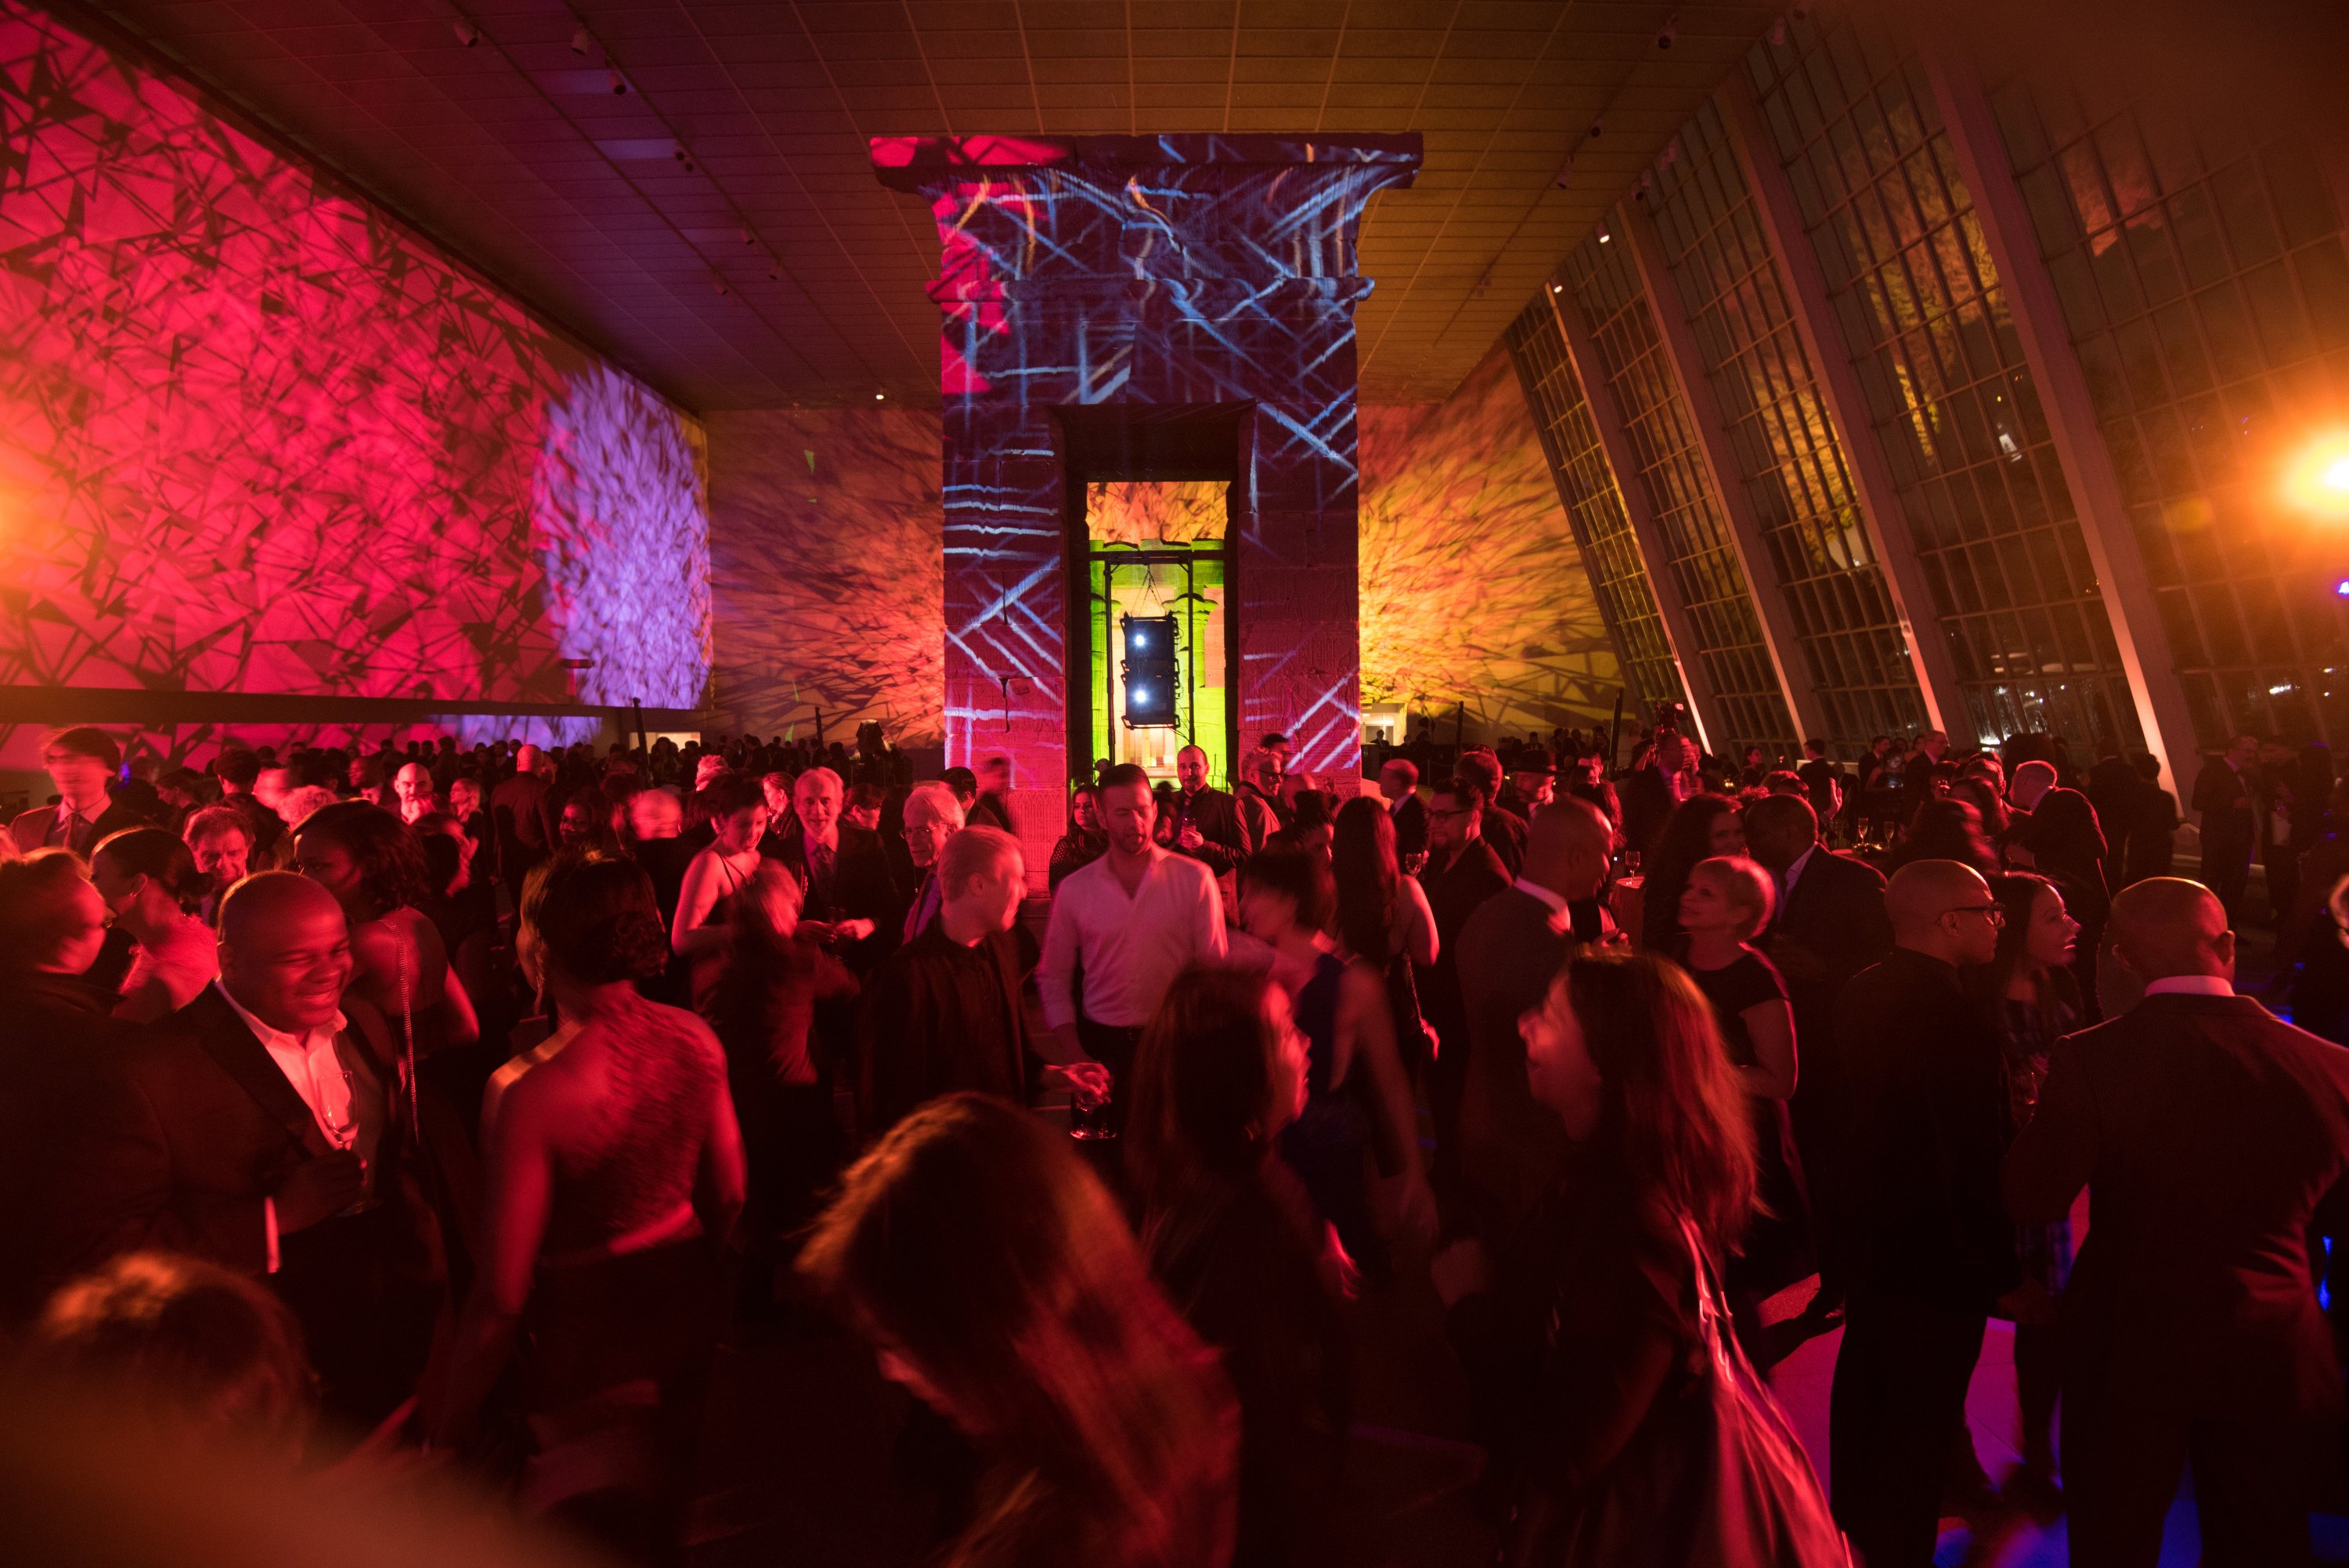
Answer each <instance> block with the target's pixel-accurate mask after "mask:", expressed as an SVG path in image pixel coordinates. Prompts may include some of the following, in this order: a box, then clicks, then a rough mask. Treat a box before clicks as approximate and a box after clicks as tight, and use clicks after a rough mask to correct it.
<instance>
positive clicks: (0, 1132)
mask: <svg viewBox="0 0 2349 1568" xmlns="http://www.w3.org/2000/svg"><path fill="white" fill-rule="evenodd" d="M106 920H107V913H106V903H105V901H104V900H102V899H101V898H99V897H98V890H97V889H96V888H94V887H92V886H91V885H90V882H89V875H88V872H87V871H85V870H84V868H83V866H82V864H81V861H79V860H78V858H76V857H75V856H74V855H72V854H70V853H68V852H67V851H64V850H61V849H53V850H35V851H33V852H32V854H31V855H29V856H27V857H25V858H23V859H19V860H12V861H0V1328H13V1327H16V1326H21V1324H22V1323H23V1321H24V1320H25V1319H26V1317H28V1316H30V1315H32V1314H33V1313H35V1312H36V1311H37V1310H38V1309H39V1307H40V1305H41V1303H42V1302H43V1301H44V1300H45V1299H46V1298H47V1295H48V1292H49V1290H50V1289H51V1288H52V1287H53V1286H54V1285H56V1284H57V1283H58V1281H59V1279H60V1277H61V1276H62V1275H63V1274H64V1273H65V1272H66V1267H65V1265H66V1261H67V1260H66V1259H64V1258H63V1257H61V1256H60V1255H59V1245H58V1243H59V1242H60V1240H61V1238H60V1237H59V1236H58V1235H57V1233H56V1224H57V1216H58V1212H59V1201H60V1199H61V1197H62V1193H61V1191H59V1189H58V1186H57V1183H58V1181H59V1180H60V1177H61V1169H60V1167H61V1164H62V1162H63V1161H64V1160H65V1158H66V1157H67V1153H68V1152H69V1150H71V1149H72V1148H73V1147H74V1146H75V1144H76V1143H77V1142H78V1140H81V1139H83V1138H85V1137H87V1136H88V1119H89V1117H90V1115H91V1113H92V1112H93V1111H94V1110H95V1109H96V1108H97V1106H98V1089H99V1088H100V1086H101V1085H102V1084H103V1083H104V1081H105V1075H106V1074H107V1072H108V1071H109V1070H110V1069H112V1068H116V1067H119V1064H120V1058H121V1057H122V1055H123V1053H125V1052H126V1051H128V1050H129V1049H130V1048H131V1047H133V1046H135V1045H136V1044H138V1042H139V1041H140V1039H142V1038H143V1037H144V1033H145V1032H144V1031H143V1030H141V1029H140V1028H139V1027H138V1026H135V1025H132V1024H127V1023H123V1022H121V1021H119V1020H118V1019H116V1018H114V1017H112V1016H109V1009H110V1008H111V1007H112V1006H114V1004H115V1003H116V1002H117V1001H118V1000H119V997H117V996H115V995H113V994H112V993H110V992H109V991H108V990H106V989H105V988H104V987H102V986H100V985H97V984H95V983H93V982H92V981H91V980H90V979H89V978H88V970H89V968H90V966H91V965H93V964H95V963H96V962H97V961H98V952H99V950H100V948H102V947H103V946H104V945H105V942H106Z"/></svg>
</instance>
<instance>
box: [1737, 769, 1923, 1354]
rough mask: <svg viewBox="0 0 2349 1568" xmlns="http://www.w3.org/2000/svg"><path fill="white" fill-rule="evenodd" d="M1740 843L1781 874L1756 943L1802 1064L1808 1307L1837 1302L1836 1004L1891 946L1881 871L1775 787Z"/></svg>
mask: <svg viewBox="0 0 2349 1568" xmlns="http://www.w3.org/2000/svg"><path fill="white" fill-rule="evenodd" d="M1744 823H1745V848H1746V851H1747V852H1748V853H1750V854H1751V855H1752V856H1753V857H1754V859H1755V860H1756V861H1760V862H1761V863H1762V864H1763V865H1764V867H1765V868H1767V869H1768V871H1769V872H1770V874H1771V875H1772V876H1773V877H1774V878H1775V879H1776V881H1777V883H1778V913H1777V915H1776V917H1775V919H1774V920H1772V922H1771V923H1770V928H1769V932H1768V934H1767V935H1766V937H1765V938H1764V941H1763V942H1762V944H1761V946H1762V948H1763V950H1764V952H1765V953H1767V954H1769V957H1770V962H1771V963H1773V964H1775V965H1777V966H1778V973H1779V974H1780V975H1783V976H1784V977H1785V982H1786V995H1787V1000H1788V1001H1789V1002H1791V1003H1792V1004H1793V1006H1794V1010H1795V1048H1796V1050H1797V1051H1798V1052H1799V1053H1800V1056H1801V1066H1802V1072H1801V1075H1800V1080H1799V1084H1798V1087H1797V1088H1795V1099H1794V1104H1793V1106H1792V1108H1791V1109H1792V1111H1793V1115H1794V1123H1795V1145H1796V1147H1797V1149H1798V1150H1800V1151H1801V1154H1802V1158H1803V1173H1804V1175H1805V1177H1806V1179H1807V1180H1808V1181H1809V1184H1810V1196H1811V1236H1812V1241H1813V1243H1814V1244H1815V1245H1816V1249H1817V1252H1818V1257H1819V1291H1818V1295H1816V1297H1814V1298H1813V1312H1812V1315H1813V1316H1814V1318H1815V1319H1820V1320H1824V1318H1825V1316H1826V1314H1828V1313H1830V1312H1832V1311H1833V1310H1834V1309H1836V1308H1837V1307H1838V1306H1840V1305H1842V1303H1843V1297H1844V1281H1843V1272H1842V1268H1841V1260H1840V1257H1839V1255H1838V1253H1837V1240H1838V1232H1837V1223H1836V1213H1837V1202H1838V1201H1839V1192H1838V1182H1837V1175H1838V1171H1837V1166H1838V1163H1839V1160H1840V1152H1839V1143H1840V1138H1841V1134H1842V1131H1843V1129H1844V1127H1845V1125H1846V1123H1847V1119H1848V1116H1849V1109H1848V1106H1847V1098H1846V1097H1847V1073H1846V1071H1845V1068H1844V1064H1843V1063H1842V1062H1841V1060H1840V1059H1839V1058H1838V1057H1837V1050H1836V1028H1835V1017H1836V1004H1837V1000H1838V999H1839V998H1840V997H1841V996H1842V995H1843V991H1844V987H1845V986H1846V985H1849V984H1850V983H1851V978H1852V976H1853V975H1857V974H1858V973H1859V972H1860V971H1861V970H1863V969H1865V968H1867V967H1868V965H1871V964H1877V963H1880V962H1881V961H1882V960H1883V958H1884V955H1885V954H1888V953H1889V952H1891V951H1892V923H1891V922H1890V921H1889V919H1887V918H1886V916H1885V913H1884V877H1883V874H1882V873H1881V872H1878V871H1877V869H1876V868H1875V867H1874V866H1871V865H1869V864H1868V863H1867V862H1866V861H1861V860H1857V859H1855V858H1854V857H1852V856H1850V855H1841V854H1837V853H1836V852H1835V851H1833V850H1830V849H1828V848H1827V846H1826V844H1825V843H1824V842H1822V841H1821V839H1820V831H1819V822H1818V819H1817V818H1816V817H1815V816H1813V815H1812V814H1811V809H1810V803H1809V802H1808V801H1806V800H1804V799H1799V798H1798V797H1795V796H1792V795H1771V796H1765V797H1764V798H1763V799H1759V800H1756V801H1754V803H1753V804H1752V805H1750V806H1748V807H1747V808H1746V809H1745V815H1744Z"/></svg>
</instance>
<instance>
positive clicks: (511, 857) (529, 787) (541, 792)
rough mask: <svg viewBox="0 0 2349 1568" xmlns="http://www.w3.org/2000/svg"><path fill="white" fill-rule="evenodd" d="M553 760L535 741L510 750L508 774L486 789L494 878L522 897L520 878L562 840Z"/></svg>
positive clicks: (516, 896)
mask: <svg viewBox="0 0 2349 1568" xmlns="http://www.w3.org/2000/svg"><path fill="white" fill-rule="evenodd" d="M553 799H554V762H553V761H552V760H551V759H549V758H548V757H547V755H546V753H545V752H543V751H541V750H540V749H539V748H537V747H535V746H525V747H523V748H522V749H521V750H520V751H517V752H515V753H514V776H513V777H512V778H511V779H507V780H506V781H505V782H504V783H502V784H501V785H499V786H498V787H497V788H496V789H492V790H491V791H490V826H491V828H492V838H493V839H494V841H495V842H496V844H497V850H498V864H497V872H498V880H499V881H501V882H504V883H505V884H506V885H507V887H509V888H511V889H512V892H513V895H514V897H515V898H516V899H517V900H519V899H520V898H521V897H522V879H523V877H525V876H527V875H528V874H529V873H530V868H531V867H533V866H534V865H536V864H538V862H539V861H543V860H544V859H545V858H546V857H547V856H548V855H550V854H552V853H554V845H555V844H556V843H557V842H559V841H561V839H562V833H561V830H560V827H559V825H558V823H557V822H556V820H555V817H554V808H553V806H552V804H551V802H552V801H553Z"/></svg>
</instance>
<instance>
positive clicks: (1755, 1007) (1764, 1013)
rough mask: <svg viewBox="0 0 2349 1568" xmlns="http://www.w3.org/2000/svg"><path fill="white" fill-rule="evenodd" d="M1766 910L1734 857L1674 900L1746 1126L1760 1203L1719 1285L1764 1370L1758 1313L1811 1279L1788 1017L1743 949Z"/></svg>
mask: <svg viewBox="0 0 2349 1568" xmlns="http://www.w3.org/2000/svg"><path fill="white" fill-rule="evenodd" d="M1775 903H1776V897H1775V883H1774V882H1772V881H1771V877H1770V873H1769V872H1766V871H1764V870H1763V869H1762V867H1761V866H1760V865H1758V864H1756V863H1755V862H1754V861H1750V860H1747V859H1746V858H1745V857H1744V856H1743V855H1723V856H1721V857H1719V858H1717V859H1714V860H1709V861H1700V862H1699V863H1698V865H1697V867H1696V869H1695V870H1694V871H1692V872H1690V873H1689V883H1688V891H1687V892H1684V893H1682V895H1681V926H1682V939H1681V946H1680V951H1679V954H1678V956H1679V958H1680V960H1681V963H1682V965H1683V966H1685V967H1686V968H1687V970H1688V972H1689V975H1690V977H1691V978H1692V979H1693V980H1695V982H1696V984H1697V989H1698V990H1700V991H1702V992H1703V993H1704V997H1705V1000H1706V1001H1708V1002H1710V1003H1712V1004H1713V1018H1714V1021H1715V1022H1716V1023H1718V1024H1719V1025H1720V1027H1721V1040H1722V1044H1723V1046H1724V1047H1727V1049H1728V1052H1729V1060H1730V1062H1731V1064H1732V1065H1733V1066H1734V1067H1735V1068H1736V1069H1737V1078H1738V1082H1739V1083H1740V1084H1741V1085H1742V1086H1743V1087H1744V1090H1745V1097H1746V1100H1745V1103H1746V1109H1747V1111H1748V1113H1749V1114H1750V1116H1751V1119H1752V1120H1753V1123H1754V1185H1755V1191H1756V1194H1757V1196H1758V1198H1759V1202H1757V1203H1756V1205H1755V1209H1754V1222H1753V1224H1752V1225H1751V1226H1750V1227H1748V1229H1747V1231H1746V1233H1745V1236H1744V1245H1743V1246H1742V1247H1741V1248H1740V1250H1739V1252H1738V1253H1737V1254H1736V1255H1735V1256H1734V1257H1733V1258H1732V1259H1731V1260H1730V1263H1729V1270H1728V1282H1727V1283H1728V1286H1729V1301H1730V1305H1731V1308H1732V1309H1733V1311H1734V1312H1735V1313H1736V1315H1737V1336H1738V1339H1739V1340H1740V1342H1741V1343H1743V1344H1744V1346H1745V1353H1746V1355H1747V1356H1749V1357H1752V1358H1753V1361H1754V1365H1755V1366H1757V1367H1763V1368H1764V1369H1765V1370H1766V1369H1767V1368H1768V1367H1769V1365H1770V1363H1771V1360H1772V1357H1770V1356H1769V1355H1768V1354H1767V1347H1766V1336H1764V1334H1763V1332H1762V1303H1763V1302H1764V1301H1765V1300H1767V1299H1768V1298H1769V1297H1770V1296H1771V1295H1775V1293H1776V1292H1778V1291H1781V1290H1784V1289H1785V1287H1786V1286H1788V1285H1790V1284H1794V1282H1795V1281H1796V1280H1798V1279H1800V1278H1802V1277H1803V1276H1804V1275H1805V1274H1808V1273H1810V1271H1811V1246H1810V1202H1809V1198H1808V1194H1807V1193H1806V1191H1805V1188H1804V1183H1803V1168H1802V1161H1801V1160H1800V1159H1799V1158H1798V1157H1797V1156H1796V1155H1795V1139H1794V1129H1793V1125H1792V1123H1791V1122H1790V1120H1789V1119H1788V1118H1787V1114H1786V1102H1787V1100H1788V1099H1792V1098H1793V1096H1794V1093H1795V1079H1796V1078H1797V1076H1798V1068H1799V1062H1798V1058H1797V1053H1796V1048H1795V1013H1794V1008H1793V1007H1792V1006H1790V1005H1789V1004H1788V1002H1787V999H1786V983H1785V980H1784V979H1782V978H1780V976H1779V975H1778V971H1777V968H1776V967H1775V965H1772V964H1771V962H1770V961H1769V960H1768V959H1767V958H1764V956H1762V954H1760V953H1759V952H1757V951H1755V949H1754V947H1753V946H1752V942H1753V939H1754V935H1755V934H1757V933H1758V932H1760V931H1761V930H1762V928H1763V927H1764V926H1765V925H1767V924H1769V923H1770V916H1771V914H1772V913H1774V910H1775Z"/></svg>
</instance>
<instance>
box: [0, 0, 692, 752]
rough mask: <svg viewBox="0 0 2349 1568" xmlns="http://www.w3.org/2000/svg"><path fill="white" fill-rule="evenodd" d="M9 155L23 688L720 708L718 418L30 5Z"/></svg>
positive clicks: (12, 602)
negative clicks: (713, 459)
mask: <svg viewBox="0 0 2349 1568" xmlns="http://www.w3.org/2000/svg"><path fill="white" fill-rule="evenodd" d="M0 148H5V153H0V682H7V683H10V684H15V685H20V686H24V685H52V686H84V687H116V688H120V687H130V688H139V689H147V690H154V691H172V692H179V691H221V692H264V693H280V694H300V695H330V696H354V697H398V698H411V699H412V698H422V699H427V700H447V701H461V702H469V703H513V704H518V705H520V704H538V703H564V702H570V701H584V702H591V703H593V702H605V703H626V702H627V701H629V700H631V699H639V700H641V701H643V702H644V703H645V704H647V706H657V707H692V706H695V705H696V704H698V702H699V701H700V699H701V697H702V695H703V687H704V686H705V683H706V680H707V676H708V671H709V545H708V523H707V508H706V505H705V501H704V493H703V491H704V486H703V479H702V469H703V462H702V457H701V449H700V435H699V432H698V429H697V428H695V427H694V425H693V424H692V423H691V422H690V421H689V420H688V419H686V418H682V417H681V416H679V415H678V413H677V412H676V411H675V410H674V409H672V408H670V407H667V405H666V404H664V403H662V402H661V401H660V400H659V399H658V398H657V397H655V396H653V395H652V394H651V393H649V392H648V391H647V390H646V389H645V388H644V387H641V386H639V385H638V384H636V382H634V381H632V380H630V379H629V378H628V377H625V376H623V375H621V374H619V373H618V372H616V371H615V370H613V369H612V368H611V367H609V366H605V365H604V364H602V363H601V362H599V361H597V360H595V359H594V358H593V357H591V356H587V355H585V354H584V353H582V352H580V351H578V350H576V349H574V348H573V347H571V346H568V345H566V344H564V342H562V341H561V340H560V339H558V338H556V337H555V336H554V335H552V334H551V333H549V332H548V331H547V330H546V329H545V328H544V327H543V326H542V325H539V324H538V323H536V322H535V321H533V319H532V318H531V317H529V316H528V315H525V314H524V313H523V311H522V310H521V309H520V308H519V307H518V306H516V305H515V304H512V302H511V301H508V300H506V299H504V298H503V297H502V296H501V295H499V294H496V293H494V292H492V290H490V289H489V288H487V287H485V286H484V285H483V284H480V283H479V282H477V281H475V280H474V279H473V278H471V276H469V275H468V274H466V273H463V272H462V271H460V270H459V269H458V268H457V267H455V266H454V265H452V264H450V263H449V262H448V261H447V260H445V259H444V258H442V257H441V256H440V255H439V254H437V253H434V252H433V251H432V250H430V249H429V247H427V246H426V245H424V244H423V243H421V242H419V241H418V240H417V239H415V238H414V237H413V236H412V235H410V234H409V233H408V232H406V231H404V230H402V229H400V228H399V227H398V226H397V225H396V224H394V223H392V222H389V221H388V219H386V218H385V217H384V216H383V215H382V214H380V213H378V212H376V211H373V210H371V209H370V208H368V207H367V206H365V205H363V204H361V203H359V202H357V201H351V200H347V199H346V198H343V197H340V196H336V195H333V194H330V193H327V192H326V191H324V190H322V188H321V186H320V184H319V182H318V181H317V180H316V177H315V176H314V174H312V173H311V172H310V171H309V170H305V169H302V168H300V167H298V166H296V165H294V164H292V163H290V162H287V161H286V160H283V159H280V158H278V157H276V156H275V155H274V154H273V153H271V152H269V151H268V150H266V149H264V148H263V147H261V146H260V145H258V144H257V143H255V142H254V141H253V140H251V139H248V138H246V137H244V136H243V135H242V134H240V133H238V132H237V131H236V130H234V129H232V128H230V127H229V126H227V125H226V124H224V123H223V122H222V121H221V120H220V119H217V118H215V117H214V116H212V114H210V113H209V112H207V111H206V110H205V109H204V108H202V106H201V105H199V104H198V103H196V102H195V101H194V100H193V99H191V98H190V97H188V96H187V95H186V94H185V93H184V92H183V91H182V90H181V89H180V88H177V87H175V86H173V85H171V83H169V82H166V81H164V80H162V79H160V78H159V77H155V76H153V75H151V74H150V73H148V72H146V71H144V70H141V69H140V68H138V67H134V66H132V65H130V64H129V63H128V62H126V61H124V60H122V59H119V58H117V57H114V56H112V55H110V54H109V53H108V52H107V51H105V50H103V49H101V48H99V47H98V46H95V45H93V44H91V43H89V42H88V41H86V40H84V39H82V38H80V37H78V36H75V35H73V34H72V33H69V32H67V31H66V30H64V29H63V28H61V27H60V26H58V25H57V24H56V23H55V22H53V21H51V20H50V19H49V18H47V17H46V16H44V15H41V14H39V13H37V12H35V11H32V10H29V9H27V8H26V7H25V6H23V5H19V4H16V0H0ZM564 659H571V660H580V659H586V660H592V661H594V662H593V664H592V665H590V666H589V667H587V668H585V669H584V670H579V671H577V672H575V676H574V672H571V671H566V670H565V669H564V668H563V667H562V665H561V664H560V662H559V661H562V660H564ZM574 679H575V685H574Z"/></svg>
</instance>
